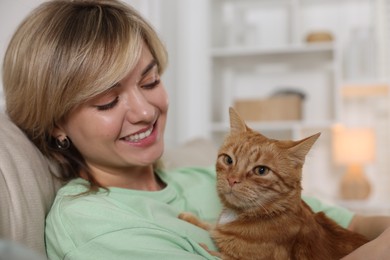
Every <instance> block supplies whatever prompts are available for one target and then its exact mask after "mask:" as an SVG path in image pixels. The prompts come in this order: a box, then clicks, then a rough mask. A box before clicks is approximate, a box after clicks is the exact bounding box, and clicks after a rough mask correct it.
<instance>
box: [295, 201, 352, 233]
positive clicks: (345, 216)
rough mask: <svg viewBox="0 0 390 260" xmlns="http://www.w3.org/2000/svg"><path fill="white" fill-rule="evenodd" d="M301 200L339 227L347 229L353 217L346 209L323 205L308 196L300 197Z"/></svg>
mask: <svg viewBox="0 0 390 260" xmlns="http://www.w3.org/2000/svg"><path fill="white" fill-rule="evenodd" d="M302 199H303V200H304V201H305V202H306V203H307V204H308V205H309V206H310V207H311V209H312V210H313V211H314V212H320V211H323V212H324V213H325V214H326V215H327V216H328V217H330V218H331V219H333V220H334V221H336V222H337V223H338V224H339V225H341V226H342V227H344V228H347V227H348V226H349V224H350V222H351V220H352V218H353V217H354V213H353V212H351V211H350V210H348V209H346V208H342V207H339V206H335V205H331V204H327V203H323V202H322V201H320V200H319V199H316V198H314V197H310V196H302Z"/></svg>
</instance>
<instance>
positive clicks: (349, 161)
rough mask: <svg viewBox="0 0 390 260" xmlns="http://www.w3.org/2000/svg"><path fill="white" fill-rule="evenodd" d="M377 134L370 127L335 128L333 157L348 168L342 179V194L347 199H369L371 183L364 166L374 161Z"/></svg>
mask: <svg viewBox="0 0 390 260" xmlns="http://www.w3.org/2000/svg"><path fill="white" fill-rule="evenodd" d="M374 157H375V135H374V131H373V130H372V129H370V128H345V127H343V126H337V127H335V128H334V130H333V158H334V160H335V162H336V163H337V164H340V165H344V166H346V168H347V171H346V172H345V174H344V176H343V177H342V179H341V185H340V193H341V194H340V195H341V198H342V199H346V200H362V199H367V198H368V196H369V195H370V191H371V185H370V182H369V181H368V179H367V177H366V175H365V173H364V167H365V165H366V164H368V163H371V162H373V161H374Z"/></svg>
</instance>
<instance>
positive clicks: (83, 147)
mask: <svg viewBox="0 0 390 260" xmlns="http://www.w3.org/2000/svg"><path fill="white" fill-rule="evenodd" d="M166 63H167V55H166V51H165V48H164V46H163V44H162V43H161V42H160V40H159V38H158V36H157V35H156V33H155V32H154V30H153V29H152V28H151V27H150V26H149V25H148V23H147V22H146V21H145V20H144V19H143V18H142V17H141V16H140V15H139V14H138V13H137V12H136V11H135V10H133V9H132V8H131V7H129V6H126V5H124V4H123V3H121V2H119V1H114V0H95V1H93V0H84V1H83V0H73V1H66V0H57V1H49V2H47V3H44V4H42V5H41V6H40V7H38V8H37V9H36V10H34V11H33V12H32V13H31V14H30V16H28V17H27V18H26V20H25V21H24V22H23V23H22V24H21V25H20V26H19V28H18V29H17V31H16V32H15V35H14V36H13V38H12V39H11V42H10V44H9V47H8V50H7V52H6V55H5V60H4V68H3V69H4V93H5V96H6V109H7V113H8V114H9V116H10V118H11V119H12V120H13V121H14V122H15V123H16V124H17V125H18V126H19V127H20V128H21V129H22V130H23V131H24V132H25V133H26V134H27V135H28V137H29V138H30V139H31V140H32V141H33V142H34V143H35V144H36V145H37V147H38V148H39V149H40V150H41V151H42V152H43V153H44V154H45V155H47V156H49V157H50V158H53V159H54V160H56V161H57V162H58V163H59V165H60V168H61V170H62V177H63V179H64V181H65V182H66V185H65V186H64V187H63V188H62V189H60V191H59V192H58V194H57V197H56V199H55V201H54V204H53V206H52V209H51V211H50V213H49V215H48V216H47V220H46V246H47V253H48V256H49V258H50V259H64V258H66V259H129V258H135V259H149V258H150V259H156V258H164V259H214V257H213V256H211V255H210V254H208V252H207V251H206V250H204V248H203V247H201V246H200V245H199V243H204V244H205V245H207V246H208V247H209V248H210V249H211V250H215V246H214V244H213V243H212V241H211V239H210V237H209V236H208V234H207V232H205V231H204V230H201V229H199V228H197V227H195V226H193V225H191V224H188V223H186V222H183V221H181V220H179V219H178V218H177V215H178V214H179V213H180V212H182V211H192V212H194V213H195V214H197V215H199V216H200V217H201V218H202V219H205V220H209V221H214V220H215V219H216V217H217V215H218V213H219V211H220V208H221V206H220V203H219V200H218V198H217V195H216V191H215V177H214V175H215V172H214V169H213V168H210V169H193V168H186V169H180V170H176V171H171V172H166V171H164V170H162V169H160V168H159V167H158V160H159V158H160V157H161V155H162V153H163V149H164V140H163V135H164V130H165V123H166V118H167V111H168V98H167V94H166V92H165V89H164V86H163V83H162V82H161V79H160V77H161V74H162V73H163V72H164V70H165V67H166ZM307 201H308V202H309V203H310V205H311V206H312V207H313V208H314V209H315V210H325V211H326V212H327V213H328V214H329V215H330V216H333V217H334V219H335V220H336V221H338V222H339V223H340V224H342V225H344V226H349V227H350V228H351V229H353V230H357V231H359V232H362V233H365V234H366V235H370V237H371V238H374V237H376V236H378V235H379V234H380V233H381V232H382V231H383V230H384V228H385V227H386V226H387V225H388V222H387V221H388V219H386V218H380V217H378V218H377V219H370V218H364V217H360V216H354V215H353V214H352V213H351V212H349V211H346V210H344V209H340V208H332V207H326V206H324V205H322V204H321V203H320V202H318V201H317V200H315V199H307ZM378 219H379V220H380V221H377V220H378ZM373 220H375V221H373ZM371 223H375V225H376V227H377V228H376V229H375V230H374V232H373V233H372V234H368V231H372V229H368V228H366V227H368V226H369V224H371ZM384 234H385V233H384ZM380 241H383V240H380ZM374 242H375V241H374ZM361 250H362V252H358V251H357V252H354V253H355V254H357V255H358V256H363V255H364V253H366V252H367V250H364V248H363V249H361ZM382 252H384V250H382ZM371 255H372V254H371Z"/></svg>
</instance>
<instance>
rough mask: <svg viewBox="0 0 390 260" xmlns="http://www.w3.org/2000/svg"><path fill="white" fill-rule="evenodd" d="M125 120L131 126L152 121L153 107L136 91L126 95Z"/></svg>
mask: <svg viewBox="0 0 390 260" xmlns="http://www.w3.org/2000/svg"><path fill="white" fill-rule="evenodd" d="M127 108H128V111H127V115H126V116H127V120H129V122H131V123H132V124H135V123H139V122H151V121H152V120H154V111H155V109H154V106H153V105H152V104H151V103H150V102H149V100H148V99H147V98H146V97H145V96H144V95H143V93H142V92H141V91H139V90H138V89H134V90H131V91H129V92H128V93H127Z"/></svg>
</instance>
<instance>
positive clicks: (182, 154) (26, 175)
mask: <svg viewBox="0 0 390 260" xmlns="http://www.w3.org/2000/svg"><path fill="white" fill-rule="evenodd" d="M216 154H217V150H216V147H215V145H214V144H213V142H211V141H210V140H207V139H204V138H195V139H193V140H191V141H189V142H187V143H185V144H182V145H180V146H177V147H172V148H167V149H166V151H165V153H164V156H163V163H164V166H165V168H167V169H170V168H176V167H181V166H210V165H212V164H214V163H215V159H216ZM57 176H58V169H57V167H56V165H55V164H54V163H52V162H51V161H49V160H48V159H47V158H46V157H45V156H43V155H42V154H41V152H40V151H39V150H38V149H37V148H36V147H35V146H34V145H33V144H32V143H31V142H30V141H29V139H28V138H27V137H26V136H25V135H24V133H23V132H22V131H21V130H20V129H19V128H18V127H17V126H16V125H15V124H13V123H12V122H11V121H10V120H9V118H8V117H7V115H6V114H4V113H0V239H1V240H4V241H11V242H16V243H18V244H20V245H22V246H23V247H25V248H27V249H30V250H32V251H35V252H38V253H40V254H42V255H44V252H45V244H44V221H45V216H46V214H47V212H48V211H49V209H50V206H51V204H52V202H53V199H54V197H55V193H56V191H57V190H58V189H59V188H60V187H61V182H60V181H59V179H58V177H57Z"/></svg>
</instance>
